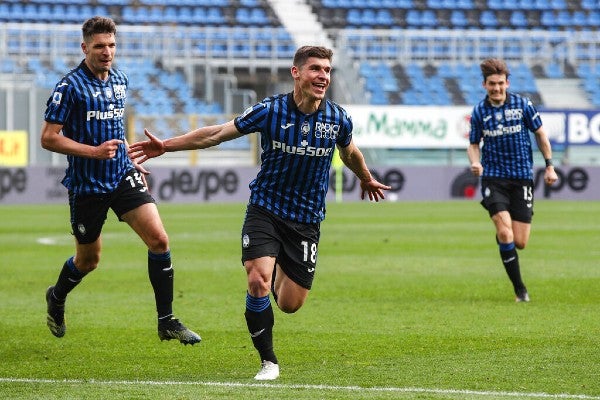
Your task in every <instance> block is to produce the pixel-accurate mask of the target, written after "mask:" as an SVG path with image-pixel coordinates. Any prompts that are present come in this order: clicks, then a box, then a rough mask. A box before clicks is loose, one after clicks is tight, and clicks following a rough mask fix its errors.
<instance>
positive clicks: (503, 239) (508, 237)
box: [496, 228, 518, 247]
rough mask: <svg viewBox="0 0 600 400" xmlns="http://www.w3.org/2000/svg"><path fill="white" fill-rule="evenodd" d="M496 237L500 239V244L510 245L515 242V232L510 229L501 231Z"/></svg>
mask: <svg viewBox="0 0 600 400" xmlns="http://www.w3.org/2000/svg"><path fill="white" fill-rule="evenodd" d="M496 236H497V237H498V241H499V242H500V243H510V242H512V241H513V240H514V235H513V232H512V230H511V229H508V228H503V229H499V230H498V232H497V233H496ZM516 245H517V244H516V243H515V246H516ZM517 247H518V246H517Z"/></svg>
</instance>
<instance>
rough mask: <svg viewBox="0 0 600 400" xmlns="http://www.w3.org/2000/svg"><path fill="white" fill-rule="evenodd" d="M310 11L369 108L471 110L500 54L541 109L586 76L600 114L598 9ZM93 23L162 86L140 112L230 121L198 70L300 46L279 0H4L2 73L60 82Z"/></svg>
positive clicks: (557, 4)
mask: <svg viewBox="0 0 600 400" xmlns="http://www.w3.org/2000/svg"><path fill="white" fill-rule="evenodd" d="M305 2H306V3H307V4H309V6H310V7H311V10H312V12H313V13H314V15H315V16H316V17H317V19H318V20H319V21H320V22H321V23H322V24H323V27H324V29H325V30H326V32H327V34H328V35H329V36H330V37H331V38H332V40H333V42H334V43H335V45H336V51H338V52H343V53H344V54H345V55H346V56H348V58H349V59H350V60H352V61H353V62H354V63H355V65H356V70H357V73H358V74H359V76H360V77H361V78H362V80H361V83H362V84H363V85H364V90H365V91H366V92H367V94H368V95H367V96H366V99H367V101H368V102H369V103H370V104H406V105H423V104H433V105H464V104H472V103H473V102H474V101H475V99H478V98H479V97H481V95H482V91H481V87H480V85H479V84H478V82H479V81H480V77H479V72H478V71H477V68H474V67H473V66H474V65H475V67H476V64H478V61H479V60H481V59H482V58H485V57H491V56H497V57H502V58H505V59H506V60H507V61H508V63H509V66H511V67H512V69H513V76H512V77H511V84H512V87H513V89H514V90H517V91H521V92H525V93H526V94H527V95H529V96H531V97H532V98H533V99H534V100H535V101H536V102H538V103H539V104H541V105H542V106H543V105H544V103H543V101H544V99H543V97H542V96H541V94H540V92H539V88H538V86H537V84H536V79H562V78H571V79H579V80H580V82H581V86H582V90H584V92H585V93H586V95H587V97H588V99H587V100H589V102H590V103H591V104H593V105H595V106H600V101H599V100H600V94H599V93H600V84H599V82H598V73H597V70H598V68H596V66H597V65H599V64H600V36H599V31H598V28H599V27H600V2H599V1H597V0H305ZM94 14H105V15H110V16H111V17H113V18H114V19H115V20H116V21H117V23H118V24H119V26H120V32H121V33H120V34H122V35H123V40H122V41H121V42H120V48H119V52H120V55H119V62H120V63H121V64H122V65H123V66H124V69H126V70H127V69H129V70H130V72H129V73H130V75H131V76H132V78H135V79H132V82H139V84H140V86H141V87H148V86H150V85H149V84H152V86H153V87H154V89H153V90H154V91H153V92H150V93H148V92H146V91H144V90H142V89H138V88H133V96H132V107H133V109H134V111H135V112H138V113H158V112H163V113H169V112H174V113H178V112H184V113H185V112H189V111H190V110H193V109H200V110H201V112H216V113H218V112H222V111H223V105H222V104H221V105H219V104H217V103H213V100H212V99H210V98H208V99H207V98H204V99H203V98H202V97H201V96H202V95H200V97H199V95H198V93H199V90H198V88H197V85H198V82H196V81H194V80H193V79H191V78H190V77H191V76H192V75H194V74H195V73H196V72H194V70H192V71H190V69H189V68H188V65H187V64H189V63H192V62H193V63H196V64H205V65H208V66H210V67H211V68H214V69H215V70H216V71H218V73H222V72H223V71H224V72H225V73H229V74H231V73H233V72H234V71H236V72H237V71H240V70H244V69H245V70H248V71H250V75H252V74H253V73H254V71H256V70H258V69H261V68H262V69H264V68H271V75H272V76H276V75H277V74H279V73H280V71H284V74H287V67H288V64H289V58H290V57H291V56H292V55H293V52H294V50H295V48H296V44H295V42H294V37H293V35H292V33H291V32H289V31H288V30H287V29H286V28H285V27H284V24H283V23H282V21H280V20H279V19H278V16H277V14H276V13H275V11H274V8H273V7H272V6H271V4H270V2H269V1H268V0H164V1H158V0H59V1H57V2H52V3H48V2H45V1H42V0H31V1H16V0H10V1H2V2H0V22H2V27H1V28H0V37H2V38H3V40H4V43H5V44H6V45H5V46H3V48H2V49H1V50H0V59H1V60H2V62H1V64H0V70H1V71H2V73H11V74H17V73H36V71H38V72H39V71H44V72H43V73H41V74H40V75H39V76H38V77H37V81H38V82H39V84H40V85H42V86H44V87H46V86H47V85H49V84H50V83H49V82H55V81H56V76H57V74H59V73H62V72H64V68H63V67H64V65H56V62H57V61H56V60H59V59H63V60H66V61H67V62H69V63H71V64H73V63H75V62H78V59H79V57H80V49H79V46H78V42H79V38H78V27H76V26H74V25H75V24H80V22H81V19H82V17H87V16H91V15H94ZM40 23H52V25H58V27H57V28H56V29H57V31H56V33H55V34H53V35H47V32H46V31H45V29H46V26H45V25H43V26H42V27H41V28H40V25H41V24H40ZM60 25H64V29H63V30H61V29H60ZM140 59H144V60H146V62H145V63H139V62H137V60H140ZM163 61H165V62H163ZM40 66H42V67H43V69H41V68H39V67H40ZM207 68H208V67H207ZM157 77H160V78H157ZM341 78H343V77H341ZM174 87H177V90H174V89H173V88H174ZM200 92H201V91H200ZM150 98H151V99H160V101H152V102H149V101H148V99H150ZM207 100H208V101H207ZM355 100H356V101H359V102H360V101H364V99H360V98H356V99H355Z"/></svg>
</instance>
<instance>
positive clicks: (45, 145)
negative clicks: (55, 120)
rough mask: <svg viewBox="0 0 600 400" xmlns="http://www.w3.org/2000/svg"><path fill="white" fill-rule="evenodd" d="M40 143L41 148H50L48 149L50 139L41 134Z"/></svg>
mask: <svg viewBox="0 0 600 400" xmlns="http://www.w3.org/2000/svg"><path fill="white" fill-rule="evenodd" d="M40 144H41V145H42V148H43V149H44V150H51V149H50V141H49V140H48V139H47V138H46V137H44V136H43V135H42V138H41V139H40Z"/></svg>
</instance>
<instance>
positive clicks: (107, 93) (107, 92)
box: [104, 88, 113, 99]
mask: <svg viewBox="0 0 600 400" xmlns="http://www.w3.org/2000/svg"><path fill="white" fill-rule="evenodd" d="M104 95H105V96H106V98H107V99H111V98H112V95H113V91H112V89H111V88H106V89H104Z"/></svg>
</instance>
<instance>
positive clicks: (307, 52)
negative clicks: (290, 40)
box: [294, 46, 333, 68]
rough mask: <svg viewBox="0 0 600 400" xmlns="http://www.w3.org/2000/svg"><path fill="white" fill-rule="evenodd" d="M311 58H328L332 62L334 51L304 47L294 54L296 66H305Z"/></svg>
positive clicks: (319, 47)
mask: <svg viewBox="0 0 600 400" xmlns="http://www.w3.org/2000/svg"><path fill="white" fill-rule="evenodd" d="M310 57H316V58H326V59H328V60H329V62H331V59H332V58H333V51H332V50H331V49H328V48H326V47H323V46H302V47H300V48H299V49H298V50H296V54H294V66H295V67H298V68H299V67H301V66H303V65H304V64H305V63H306V60H308V59H309V58H310Z"/></svg>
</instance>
